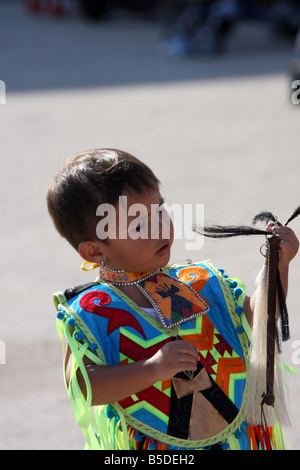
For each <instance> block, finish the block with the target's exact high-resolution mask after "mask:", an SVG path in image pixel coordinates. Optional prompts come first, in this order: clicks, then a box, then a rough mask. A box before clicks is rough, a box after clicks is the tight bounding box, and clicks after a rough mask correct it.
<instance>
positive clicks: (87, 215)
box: [47, 149, 159, 250]
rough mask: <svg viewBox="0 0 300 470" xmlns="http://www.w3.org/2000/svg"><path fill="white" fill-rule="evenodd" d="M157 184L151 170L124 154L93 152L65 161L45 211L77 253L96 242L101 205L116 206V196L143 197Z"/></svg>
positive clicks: (114, 151)
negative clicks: (84, 244)
mask: <svg viewBox="0 0 300 470" xmlns="http://www.w3.org/2000/svg"><path fill="white" fill-rule="evenodd" d="M158 185H159V181H158V179H157V178H156V176H155V175H154V173H153V172H152V170H151V169H150V168H149V167H148V166H147V165H145V164H144V163H143V162H141V161H140V160H138V159H137V158H135V157H133V156H132V155H130V154H129V153H127V152H123V151H121V150H117V149H95V150H90V151H86V152H83V153H80V154H78V155H75V156H73V157H70V158H68V160H67V161H66V163H65V165H64V167H63V168H62V170H61V171H60V172H59V173H58V175H57V176H55V177H54V179H53V180H52V182H51V183H50V185H49V188H48V191H47V205H48V211H49V213H50V215H51V217H52V219H53V222H54V225H55V227H56V229H57V230H58V232H59V233H60V234H61V235H62V236H63V237H64V238H66V239H67V240H68V241H69V243H70V244H71V245H72V246H73V247H74V248H75V249H76V250H77V249H78V246H79V244H80V243H81V242H82V241H85V240H95V239H96V238H97V236H96V226H97V223H98V222H99V217H97V216H96V209H97V207H98V206H99V205H100V204H104V203H108V204H112V205H114V206H116V205H117V202H118V198H119V196H120V195H121V194H122V193H123V194H124V193H126V194H133V193H138V194H146V193H147V192H148V191H150V190H153V189H156V188H157V187H158Z"/></svg>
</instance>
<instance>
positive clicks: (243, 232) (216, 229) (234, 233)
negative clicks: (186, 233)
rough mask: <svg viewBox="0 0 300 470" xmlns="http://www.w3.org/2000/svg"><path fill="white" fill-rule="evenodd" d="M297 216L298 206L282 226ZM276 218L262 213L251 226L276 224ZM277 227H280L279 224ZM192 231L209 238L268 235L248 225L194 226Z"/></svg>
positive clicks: (268, 213) (264, 212)
mask: <svg viewBox="0 0 300 470" xmlns="http://www.w3.org/2000/svg"><path fill="white" fill-rule="evenodd" d="M298 215H300V206H299V207H297V209H295V210H294V212H293V214H292V215H291V216H290V217H289V219H288V220H287V222H286V223H285V224H284V225H285V226H287V225H288V224H289V223H290V222H291V221H292V220H294V219H295V218H296V217H297V216H298ZM276 221H277V217H276V216H274V214H273V213H272V212H269V211H263V212H260V213H259V214H257V215H256V216H255V217H254V218H253V220H252V223H253V225H256V224H257V222H265V223H269V222H276ZM279 225H281V224H280V223H279ZM193 231H194V232H195V233H198V234H199V235H204V236H205V237H209V238H230V237H239V236H250V235H270V232H268V231H267V230H260V229H258V228H255V227H253V226H248V225H204V226H200V225H198V224H195V225H194V226H193Z"/></svg>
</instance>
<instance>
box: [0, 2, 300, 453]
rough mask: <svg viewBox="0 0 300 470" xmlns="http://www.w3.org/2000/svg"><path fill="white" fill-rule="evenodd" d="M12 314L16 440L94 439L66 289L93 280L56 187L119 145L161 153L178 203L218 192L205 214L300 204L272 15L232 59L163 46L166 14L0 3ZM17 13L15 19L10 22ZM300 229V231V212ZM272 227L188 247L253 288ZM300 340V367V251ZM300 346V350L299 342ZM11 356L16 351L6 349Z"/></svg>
mask: <svg viewBox="0 0 300 470" xmlns="http://www.w3.org/2000/svg"><path fill="white" fill-rule="evenodd" d="M0 18H1V20H2V21H1V23H2V25H1V28H0V57H1V59H0V79H1V80H4V81H5V83H6V91H7V95H6V104H5V105H0V136H1V137H0V143H1V164H2V171H1V176H0V178H1V184H0V192H1V232H0V240H1V245H0V246H1V259H2V269H1V292H2V296H1V304H2V305H1V315H0V340H1V341H2V342H4V343H1V344H2V345H3V344H5V349H6V361H5V362H6V363H5V364H0V449H16V450H19V449H82V448H83V445H84V442H83V438H82V436H81V432H80V430H79V428H78V427H77V426H76V425H75V423H74V419H73V416H72V412H71V409H70V406H69V403H68V400H67V397H66V394H65V391H64V386H63V380H62V366H61V345H60V342H59V339H58V337H57V334H56V329H55V310H54V308H53V305H52V301H51V294H52V293H53V292H55V291H57V290H60V289H63V288H66V287H69V286H71V285H74V284H79V283H81V282H82V281H86V280H90V279H91V278H93V277H94V275H93V274H92V275H91V274H84V273H82V272H81V271H80V264H81V262H80V259H79V257H78V255H77V254H76V253H75V251H73V250H72V248H69V247H68V246H67V244H66V243H65V242H64V241H63V240H62V239H61V238H60V237H59V236H58V235H57V234H56V233H55V231H54V229H53V227H52V225H51V222H50V220H49V217H48V214H47V211H46V205H45V191H46V188H47V185H48V183H49V180H50V178H51V177H52V175H54V174H55V173H56V172H57V170H58V169H59V168H60V166H61V164H62V163H63V162H64V160H65V159H66V157H67V156H69V155H70V154H73V153H75V152H78V151H81V150H85V149H88V148H94V147H108V146H110V147H117V148H122V149H124V150H127V151H129V152H132V153H133V154H135V155H137V156H138V157H140V158H141V159H143V160H145V161H146V162H147V163H148V164H150V165H151V167H152V168H153V169H154V171H155V172H156V173H157V175H158V176H159V178H160V180H161V182H162V193H163V195H164V197H165V199H166V201H167V202H168V203H169V204H173V203H176V202H181V203H198V204H204V205H205V218H206V220H209V221H212V220H213V221H217V222H220V223H250V221H251V219H252V217H253V216H254V215H255V214H256V213H257V212H258V211H260V210H264V209H266V210H271V211H273V212H275V213H276V214H277V215H278V217H279V218H280V220H282V221H283V222H284V221H285V220H286V219H287V218H288V216H289V215H290V213H291V212H292V211H293V210H294V208H295V207H296V206H298V205H299V203H300V194H299V180H300V176H299V175H300V171H299V170H300V163H299V112H300V109H299V106H295V105H292V104H291V99H290V96H291V88H290V80H289V76H288V73H287V69H288V66H289V64H290V60H291V57H292V54H293V51H292V45H291V44H290V43H288V42H286V41H285V40H283V39H280V38H278V37H275V36H274V35H273V34H272V33H271V32H270V30H268V29H266V28H265V27H263V26H262V25H256V24H248V23H247V24H243V25H240V26H239V27H238V28H237V30H236V31H235V32H234V34H233V36H232V37H231V39H230V41H229V44H228V48H227V51H226V54H225V55H224V56H221V57H218V58H206V59H204V58H202V59H201V58H193V59H191V58H189V59H183V58H163V57H161V56H160V55H159V54H158V53H157V42H158V39H159V36H160V28H159V26H158V25H157V24H156V23H154V22H152V21H149V20H145V19H140V18H139V19H137V18H132V17H129V16H128V15H127V16H126V18H120V17H115V18H111V19H109V20H108V21H106V22H105V23H98V24H89V23H87V22H85V21H83V19H82V18H81V17H80V16H79V15H78V14H77V13H76V11H73V12H72V14H71V15H70V16H69V17H68V18H66V19H62V20H58V21H56V20H54V19H53V18H49V17H47V16H44V15H42V16H40V17H31V16H29V15H27V14H26V13H25V12H24V9H23V8H22V3H21V2H19V1H2V2H0ZM4 19H5V22H4V21H3V20H4ZM292 227H293V228H294V229H295V230H296V232H297V233H298V235H300V223H299V221H295V222H294V223H293V225H292ZM260 245H261V240H257V239H255V240H253V239H251V240H247V241H245V240H235V241H225V242H207V241H206V242H205V244H204V247H203V248H202V250H198V251H187V250H185V244H184V241H182V240H176V241H175V244H174V250H173V255H172V261H179V260H184V259H186V258H192V259H193V260H194V261H196V260H200V259H207V258H210V259H212V260H213V261H214V262H215V263H216V264H217V266H219V267H223V268H225V269H226V271H227V272H229V273H230V274H232V275H234V276H236V277H240V278H242V279H243V280H244V281H245V282H246V283H247V285H248V291H249V293H251V292H252V291H253V288H254V278H255V275H256V273H257V271H258V269H259V268H260V266H261V263H262V258H261V255H260V254H259V247H260ZM290 274H291V276H290V278H291V280H290V287H289V301H288V306H289V311H290V322H291V332H292V340H291V341H290V342H289V343H287V344H286V345H285V348H284V353H283V359H284V360H285V361H286V362H288V363H289V364H290V365H292V366H294V367H295V368H296V369H297V370H298V369H299V365H298V360H297V359H298V358H299V354H298V355H297V350H298V349H299V346H298V345H297V343H296V341H298V340H299V339H300V321H299V319H298V315H299V299H298V297H297V296H298V293H299V290H298V289H299V283H300V257H299V256H298V258H296V259H295V260H294V261H293V263H292V265H291V270H290ZM295 348H296V349H295ZM0 359H1V360H0V362H4V360H3V357H2V358H0ZM286 380H287V382H288V386H289V402H290V414H291V418H292V426H291V427H290V428H288V429H286V430H285V432H286V436H287V439H288V442H289V445H290V448H291V449H300V434H299V429H298V421H299V417H300V405H299V399H298V397H299V389H300V377H299V374H298V376H296V378H294V377H287V379H286Z"/></svg>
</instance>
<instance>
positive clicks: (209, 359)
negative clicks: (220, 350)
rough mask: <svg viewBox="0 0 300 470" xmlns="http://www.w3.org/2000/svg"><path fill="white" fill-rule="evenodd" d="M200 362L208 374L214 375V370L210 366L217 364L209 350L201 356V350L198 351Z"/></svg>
mask: <svg viewBox="0 0 300 470" xmlns="http://www.w3.org/2000/svg"><path fill="white" fill-rule="evenodd" d="M199 361H200V364H202V365H203V367H205V369H206V371H207V372H208V373H209V374H210V375H216V372H215V371H214V370H213V369H212V366H214V365H215V364H217V362H216V360H215V359H214V357H213V356H212V355H211V352H210V351H208V353H207V354H206V357H204V356H202V354H201V352H200V359H199Z"/></svg>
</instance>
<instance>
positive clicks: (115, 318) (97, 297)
mask: <svg viewBox="0 0 300 470" xmlns="http://www.w3.org/2000/svg"><path fill="white" fill-rule="evenodd" d="M102 301H104V302H105V303H104V305H108V304H109V303H110V301H111V298H110V296H109V295H108V294H106V293H105V292H103V291H100V290H93V291H90V292H87V293H86V294H84V295H83V296H82V297H81V299H80V301H79V304H80V307H81V308H83V309H84V310H86V311H87V312H90V313H93V314H95V315H99V316H100V317H104V318H108V319H109V321H108V325H107V335H108V336H109V335H110V334H111V333H112V332H113V331H115V330H117V329H118V328H120V327H121V326H130V327H132V328H134V329H135V330H137V331H138V332H139V333H140V334H141V335H142V336H143V337H144V338H146V336H145V333H144V332H143V329H142V327H141V325H140V324H139V322H138V321H137V319H136V318H135V317H134V316H133V315H132V314H131V313H129V312H127V310H123V309H121V308H110V307H106V306H102V305H100V304H102Z"/></svg>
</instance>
